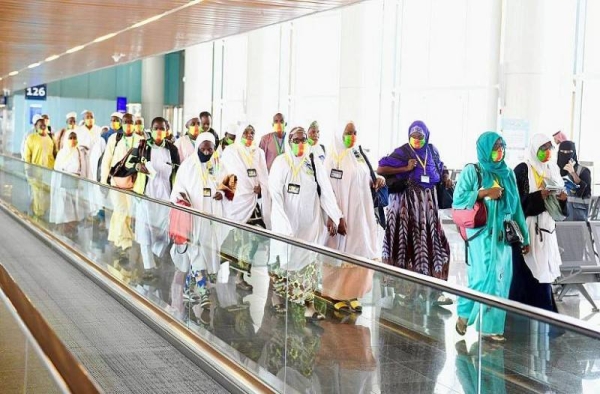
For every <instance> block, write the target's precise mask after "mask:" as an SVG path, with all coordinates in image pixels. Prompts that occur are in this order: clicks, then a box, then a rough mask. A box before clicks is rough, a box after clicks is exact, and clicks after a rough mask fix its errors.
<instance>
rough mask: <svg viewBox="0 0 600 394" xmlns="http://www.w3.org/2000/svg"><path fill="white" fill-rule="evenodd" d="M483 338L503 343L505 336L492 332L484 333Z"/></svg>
mask: <svg viewBox="0 0 600 394" xmlns="http://www.w3.org/2000/svg"><path fill="white" fill-rule="evenodd" d="M483 340H484V341H487V342H491V343H505V342H506V337H505V336H504V335H499V334H494V335H484V336H483Z"/></svg>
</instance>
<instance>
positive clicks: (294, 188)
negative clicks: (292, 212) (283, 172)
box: [287, 183, 300, 194]
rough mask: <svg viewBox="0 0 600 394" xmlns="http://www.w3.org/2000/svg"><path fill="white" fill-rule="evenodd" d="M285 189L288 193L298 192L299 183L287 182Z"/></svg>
mask: <svg viewBox="0 0 600 394" xmlns="http://www.w3.org/2000/svg"><path fill="white" fill-rule="evenodd" d="M287 191H288V193H290V194H300V185H297V184H295V183H290V184H288V189H287Z"/></svg>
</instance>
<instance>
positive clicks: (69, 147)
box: [49, 132, 87, 235]
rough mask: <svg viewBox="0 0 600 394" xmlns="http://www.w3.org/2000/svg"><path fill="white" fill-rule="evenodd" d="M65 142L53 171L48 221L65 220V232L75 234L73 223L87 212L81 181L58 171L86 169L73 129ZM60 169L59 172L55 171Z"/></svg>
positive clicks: (71, 172) (78, 173)
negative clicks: (82, 196)
mask: <svg viewBox="0 0 600 394" xmlns="http://www.w3.org/2000/svg"><path fill="white" fill-rule="evenodd" d="M66 141H67V143H66V144H65V145H64V147H63V148H62V149H61V150H60V151H59V152H58V155H57V156H56V160H55V162H54V170H55V171H54V172H52V188H51V194H50V214H49V220H50V223H56V224H65V225H67V227H65V232H67V233H69V232H70V233H71V234H66V235H74V234H73V233H74V232H75V231H76V224H77V222H79V221H80V220H83V219H85V216H86V214H87V212H86V211H85V208H84V205H83V204H81V203H82V201H80V198H81V191H82V189H83V186H84V185H83V182H78V180H77V179H75V178H72V177H70V176H68V175H63V174H61V173H60V172H65V173H67V174H71V175H74V176H77V177H79V176H81V174H83V173H85V172H86V166H87V161H86V159H87V158H86V155H85V150H84V149H82V148H80V147H78V146H77V136H76V134H75V132H71V133H68V134H67V139H66ZM58 171H60V172H58Z"/></svg>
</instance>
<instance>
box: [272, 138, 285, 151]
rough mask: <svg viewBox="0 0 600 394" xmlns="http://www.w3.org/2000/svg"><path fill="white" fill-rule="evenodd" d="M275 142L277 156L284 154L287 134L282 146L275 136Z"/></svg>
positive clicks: (282, 139) (282, 140)
mask: <svg viewBox="0 0 600 394" xmlns="http://www.w3.org/2000/svg"><path fill="white" fill-rule="evenodd" d="M273 140H274V141H275V148H277V156H279V155H280V154H281V153H283V144H284V143H285V134H284V135H283V137H282V138H281V144H280V143H279V141H278V138H277V135H274V136H273Z"/></svg>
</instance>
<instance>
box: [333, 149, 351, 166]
mask: <svg viewBox="0 0 600 394" xmlns="http://www.w3.org/2000/svg"><path fill="white" fill-rule="evenodd" d="M351 150H352V148H348V149H346V150H345V151H344V153H342V154H341V155H339V156H338V154H337V152H335V151H334V150H332V153H333V160H334V161H335V163H336V167H335V168H337V169H338V170H339V169H340V164H341V163H342V161H343V160H344V158H345V157H346V155H347V154H348V152H349V151H351Z"/></svg>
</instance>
